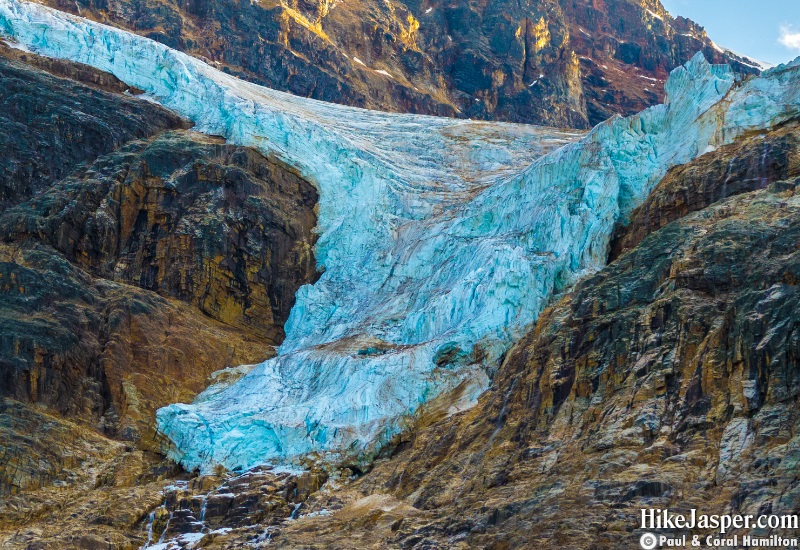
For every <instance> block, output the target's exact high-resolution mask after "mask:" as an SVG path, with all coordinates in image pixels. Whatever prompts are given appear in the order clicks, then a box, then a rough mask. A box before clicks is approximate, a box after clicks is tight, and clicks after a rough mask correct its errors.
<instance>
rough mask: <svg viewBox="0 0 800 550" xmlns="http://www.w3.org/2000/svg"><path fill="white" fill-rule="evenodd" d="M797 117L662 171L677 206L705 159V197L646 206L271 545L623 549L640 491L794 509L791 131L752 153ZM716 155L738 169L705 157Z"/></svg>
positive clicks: (796, 382)
mask: <svg viewBox="0 0 800 550" xmlns="http://www.w3.org/2000/svg"><path fill="white" fill-rule="evenodd" d="M797 135H798V134H797V126H796V124H792V125H790V126H789V127H785V128H781V129H778V130H776V131H774V132H771V133H769V134H767V135H766V136H759V140H758V142H757V143H753V142H752V141H751V140H748V139H745V140H743V141H741V142H739V143H737V144H735V145H734V146H732V147H729V148H723V149H721V150H719V151H717V152H715V153H712V154H709V155H705V156H703V157H700V158H699V159H698V160H696V161H694V162H692V163H689V164H688V165H685V166H684V167H682V168H680V169H676V170H674V171H673V172H672V173H670V174H669V175H668V176H667V177H666V178H665V179H664V180H662V182H661V184H660V185H659V187H658V188H657V194H658V196H659V197H660V198H659V201H660V204H661V205H662V207H664V208H665V210H666V211H667V212H676V211H679V209H680V208H681V207H683V206H684V205H685V202H684V201H685V190H686V188H687V186H689V185H690V184H691V183H692V182H694V181H696V178H697V177H698V175H699V174H704V175H703V177H704V181H705V187H704V190H705V191H708V195H707V196H708V197H709V199H708V201H707V203H709V204H707V205H705V207H701V209H698V210H697V211H696V212H693V213H688V214H686V215H670V216H669V217H673V218H674V221H671V222H669V223H665V224H664V226H663V227H661V228H660V229H657V230H655V231H653V232H648V231H645V227H646V225H647V224H646V223H645V222H643V221H642V219H640V218H637V217H635V218H634V219H635V220H637V221H634V222H633V224H632V225H631V226H628V229H627V231H628V232H629V234H636V235H642V234H644V233H649V234H647V236H644V237H642V238H641V242H639V243H638V244H636V245H635V246H633V247H632V248H631V249H630V250H628V251H627V252H625V253H624V254H622V255H620V256H619V257H618V258H617V259H616V260H615V261H614V262H613V263H611V264H610V265H609V266H608V267H606V268H605V269H603V270H602V271H600V272H599V273H597V274H596V275H595V276H593V277H590V278H588V279H586V280H584V281H582V282H581V283H579V284H578V285H577V286H576V287H575V289H574V290H572V291H570V292H569V293H567V294H566V295H564V296H563V297H562V298H561V299H559V300H558V302H557V303H555V304H554V305H553V306H552V307H551V308H549V309H548V310H546V312H545V313H544V314H543V315H542V317H541V318H540V319H539V321H538V323H537V324H536V327H535V328H534V330H532V331H531V332H530V333H529V334H528V335H527V336H526V337H525V338H523V339H522V340H521V341H520V342H519V343H518V344H516V345H515V346H514V348H513V349H512V350H511V351H510V352H509V354H508V356H507V358H506V359H505V361H504V363H503V365H502V366H501V368H500V370H499V371H498V373H497V375H496V376H495V378H494V384H493V388H492V389H491V390H490V391H489V392H488V393H487V394H486V395H484V396H483V397H482V398H481V400H480V403H479V404H478V406H477V407H475V408H474V409H472V410H470V411H468V412H465V413H461V414H460V415H457V416H455V417H451V418H448V419H444V420H442V419H441V418H442V414H443V412H444V409H443V408H442V407H441V406H440V407H439V408H436V407H431V409H430V410H429V413H428V414H427V415H423V416H422V417H421V420H420V422H419V424H418V426H417V431H415V432H413V433H412V434H410V435H409V436H408V437H407V438H404V439H403V440H402V441H400V440H398V442H399V446H398V447H397V448H396V450H395V452H394V453H393V456H392V457H391V458H386V459H385V460H384V461H383V462H380V463H378V464H377V466H376V467H375V469H374V470H373V471H371V472H370V473H368V474H366V475H364V476H363V477H362V478H360V479H359V480H358V481H357V482H354V483H352V484H351V485H350V486H349V487H348V488H347V489H346V490H340V491H330V492H329V493H328V495H327V496H324V495H320V496H318V497H316V498H312V501H309V503H307V505H309V508H310V509H311V510H324V509H327V510H329V511H333V510H338V511H336V512H335V513H333V514H332V515H329V516H324V517H313V516H314V514H311V515H310V516H309V517H308V519H303V520H301V521H299V522H297V523H293V524H291V525H290V526H289V527H288V528H285V529H284V530H283V532H282V534H281V535H280V537H279V538H278V539H277V544H278V545H279V546H281V547H298V548H299V547H302V548H345V547H347V546H348V545H352V544H354V543H356V544H358V545H361V546H362V547H376V548H377V547H383V546H389V547H401V548H538V547H541V545H540V542H537V541H548V544H550V543H554V544H560V545H565V546H569V547H571V548H623V547H631V546H633V545H635V544H637V541H638V534H639V533H640V531H639V530H638V527H639V522H640V509H641V508H642V507H656V508H669V509H670V510H675V511H684V512H686V511H688V510H689V509H690V508H696V509H698V510H703V512H704V513H742V514H755V515H758V514H763V513H775V514H781V513H784V514H785V513H793V512H794V511H796V510H797V508H798V506H799V505H800V500H799V499H800V484H798V481H797V477H796V468H797V460H798V449H800V441H798V438H797V429H798V425H797V422H798V413H797V399H798V392H800V378H798V375H797V372H798V370H797V367H798V365H797V357H798V351H800V325H799V324H798V319H800V294H799V293H798V291H797V288H798V287H797V280H798V279H797V273H798V270H800V256H798V248H797V244H796V243H797V240H798V236H799V235H798V231H800V200H798V197H800V181H797V180H795V179H794V178H792V179H789V180H782V179H781V178H783V177H786V176H788V175H790V174H792V175H794V174H796V173H797V170H798V166H799V165H798V162H797V157H796V151H797V149H796V147H794V148H793V150H791V151H790V152H791V155H790V157H791V159H792V160H790V161H789V162H788V163H786V164H782V165H781V166H780V167H776V166H775V165H773V168H771V169H770V172H769V173H765V172H763V170H764V167H763V166H762V165H761V164H760V155H755V157H754V158H753V159H752V161H751V162H750V163H748V162H747V161H746V160H744V159H747V158H748V153H751V152H755V151H759V150H761V148H762V147H764V146H766V147H776V148H777V147H778V145H776V144H780V143H783V144H786V142H787V140H788V141H792V142H794V140H796V138H797ZM715 165H725V166H728V165H735V166H736V167H737V168H736V169H735V170H734V173H737V172H738V174H739V175H734V176H730V175H729V173H728V172H727V171H725V170H722V171H720V172H718V173H717V174H716V176H712V175H710V174H708V173H706V172H705V168H706V167H708V166H715ZM746 174H763V178H764V179H762V177H761V176H759V177H758V178H755V183H754V180H753V179H751V178H747V177H744V178H741V176H742V175H746ZM776 180H777V181H776ZM725 186H729V189H738V192H739V194H737V195H736V196H734V197H731V198H727V199H725V198H724V195H725V192H724V187H725ZM748 187H749V188H756V189H759V190H755V191H748V190H747V188H748ZM712 191H713V192H712ZM695 206H699V205H697V203H695ZM634 224H635V225H634ZM443 405H444V406H445V407H446V404H443ZM343 500H344V501H345V502H344V503H343ZM311 502H314V504H313V505H312V504H311ZM343 504H344V506H343ZM749 532H750V533H751V534H756V533H755V532H753V531H752V530H751V531H749ZM697 533H698V534H699V533H700V531H697ZM773 533H775V534H780V535H782V536H792V535H793V536H797V535H798V534H800V533H797V532H794V533H793V532H791V530H789V531H786V530H783V531H773ZM740 534H741V532H740ZM757 534H759V535H761V536H766V535H769V534H770V531H763V532H757ZM233 546H235V545H231V546H230V547H233Z"/></svg>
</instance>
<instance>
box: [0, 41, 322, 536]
mask: <svg viewBox="0 0 800 550" xmlns="http://www.w3.org/2000/svg"><path fill="white" fill-rule="evenodd" d="M4 53H5V55H6V56H7V57H5V58H2V59H0V71H2V75H3V78H2V79H0V93H1V94H2V95H3V97H4V98H5V105H6V106H7V108H6V109H5V110H4V111H3V113H2V115H0V117H1V118H2V120H3V123H4V124H5V125H6V126H7V127H9V128H17V129H18V130H19V131H17V132H14V133H4V134H3V138H4V139H6V140H9V142H10V143H11V142H13V147H12V148H10V149H9V150H8V151H9V155H8V156H7V157H5V159H6V161H7V169H6V170H5V171H4V172H3V174H2V177H3V180H2V182H3V189H4V190H6V191H7V193H6V195H5V199H6V201H7V202H6V206H7V207H6V208H5V209H4V211H3V213H2V214H0V296H2V306H1V307H0V320H1V321H2V322H0V397H2V398H3V400H4V404H3V409H2V412H0V438H2V439H3V445H2V446H3V457H2V460H1V461H0V462H1V463H2V465H3V466H2V468H0V494H3V495H8V494H16V493H18V492H20V491H31V490H36V489H38V488H42V487H49V486H50V485H51V484H53V483H60V484H66V485H68V486H70V485H74V484H80V483H83V482H82V481H80V480H84V481H85V479H84V478H86V476H88V475H89V473H88V472H81V468H88V469H90V470H92V471H94V467H93V466H90V464H106V466H107V465H108V464H110V462H108V461H109V460H111V462H114V461H115V460H117V459H118V458H119V457H118V456H117V455H118V454H119V453H120V452H122V449H123V447H124V445H121V444H118V443H115V442H112V441H110V440H106V439H104V438H103V435H105V436H110V437H113V438H116V439H118V440H122V441H126V442H128V443H127V445H128V446H129V447H130V448H129V449H128V452H134V450H135V452H136V453H139V454H140V455H141V453H142V451H141V450H153V451H160V450H161V449H162V442H161V441H159V440H158V439H157V438H156V435H155V425H154V423H155V410H156V409H157V408H158V407H161V406H163V405H166V404H168V403H173V402H176V401H188V400H191V399H192V398H193V397H194V395H196V394H197V393H198V392H199V391H200V390H202V389H204V388H205V387H207V386H208V384H209V381H210V380H209V375H210V374H211V373H212V372H214V371H216V370H219V369H223V368H226V367H236V366H238V365H242V364H250V363H254V362H256V361H259V360H263V359H264V357H268V356H270V355H272V354H274V351H273V346H275V345H277V344H279V343H280V342H281V341H282V339H283V329H282V326H283V323H284V322H285V320H286V318H287V316H288V313H289V310H290V309H291V307H292V304H293V302H294V295H295V293H296V291H297V289H298V287H299V286H300V285H301V284H305V283H309V282H313V280H314V279H315V278H316V276H317V275H316V271H315V261H314V257H313V254H312V246H313V243H314V240H315V236H314V235H313V234H312V232H311V230H312V228H313V227H314V226H315V225H316V216H315V213H314V207H315V204H316V200H317V195H316V191H315V190H314V188H313V187H312V186H311V185H310V184H309V183H308V182H306V181H305V180H303V179H302V178H300V177H299V176H298V175H297V173H296V172H295V171H293V170H290V169H289V168H288V167H286V166H284V165H282V164H280V163H278V162H276V161H274V160H270V159H267V158H266V157H264V156H263V155H261V154H260V153H258V152H256V151H255V150H253V149H249V148H245V147H237V146H231V145H226V144H225V143H224V141H223V140H221V139H219V138H214V137H209V136H205V135H202V134H198V133H195V132H190V131H186V130H171V131H165V130H168V129H169V128H179V127H182V126H187V123H186V122H185V121H182V120H181V119H179V118H178V117H176V116H175V115H173V114H171V113H169V112H167V111H165V110H164V109H162V108H160V107H158V106H156V105H154V104H153V103H150V102H146V101H141V100H136V99H132V98H130V97H128V96H125V95H122V93H121V92H123V91H125V90H127V89H128V87H127V86H124V85H122V83H121V82H119V81H117V80H116V79H114V78H113V77H111V76H110V75H108V74H105V73H100V72H98V71H94V70H93V69H90V68H89V67H86V66H82V65H78V64H71V63H68V62H64V61H54V60H48V59H45V58H40V57H38V56H35V55H32V54H27V53H20V52H18V51H9V50H5V51H4ZM36 66H38V67H41V68H44V69H47V70H48V71H52V73H48V72H44V71H42V70H39V69H38V68H36ZM56 75H68V76H69V77H71V78H70V79H66V78H61V77H59V76H56ZM79 81H80V82H79ZM15 136H16V138H15ZM136 138H143V139H136ZM115 149H116V150H115ZM44 159H46V160H44ZM65 174H69V175H67V176H66V177H64V175H65ZM48 415H55V416H54V417H49V416H48ZM101 434H102V435H101ZM70 440H74V441H72V442H71V443H70V444H65V442H66V441H70ZM98 441H100V442H102V443H97V442H98ZM92 449H96V452H95V451H93V450H92ZM115 457H116V458H115ZM143 460H144V459H143ZM148 461H149V462H148ZM152 462H153V459H152V458H150V459H147V460H145V466H143V467H144V469H145V470H146V469H147V467H149V466H148V464H151V463H152ZM114 463H115V462H114ZM90 477H91V476H90ZM87 479H88V478H87ZM79 482H80V483H79ZM87 483H91V482H90V481H89V482H87ZM136 519H137V520H138V517H137V518H136Z"/></svg>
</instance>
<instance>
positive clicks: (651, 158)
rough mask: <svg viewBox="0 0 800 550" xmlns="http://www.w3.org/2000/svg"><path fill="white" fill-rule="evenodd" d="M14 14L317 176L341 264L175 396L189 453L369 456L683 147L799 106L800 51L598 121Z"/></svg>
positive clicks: (168, 101)
mask: <svg viewBox="0 0 800 550" xmlns="http://www.w3.org/2000/svg"><path fill="white" fill-rule="evenodd" d="M0 32H2V34H3V35H5V36H6V37H7V38H8V39H10V40H12V41H14V42H15V43H16V44H18V45H19V46H21V47H25V48H29V49H31V50H33V51H35V52H37V53H40V54H43V55H48V56H52V57H59V58H66V59H70V60H72V61H77V62H81V63H85V64H88V65H92V66H94V67H97V68H98V69H101V70H104V71H108V72H110V73H113V74H114V75H115V76H117V77H118V78H120V79H121V80H122V81H124V82H126V83H128V84H129V85H131V86H135V87H137V88H140V89H143V90H145V91H146V92H147V94H148V96H149V97H150V98H152V99H153V100H155V101H158V102H159V103H161V104H163V105H164V106H166V107H167V108H169V109H172V110H173V111H175V112H177V113H179V114H180V115H182V116H184V117H186V118H188V119H190V120H192V121H194V122H195V123H196V124H197V129H199V130H202V131H204V132H208V133H213V134H219V135H222V136H224V137H226V138H227V139H228V140H230V141H232V142H234V143H238V144H242V145H251V146H254V147H257V148H259V149H260V150H261V151H263V152H264V153H266V154H271V155H275V156H277V157H279V158H281V159H282V160H283V161H284V162H287V163H289V164H291V165H292V166H295V167H296V168H297V169H298V170H300V172H301V173H302V174H303V175H304V176H305V177H306V178H308V179H309V180H310V181H312V182H314V184H315V185H316V186H317V187H318V189H319V194H320V202H319V225H318V231H319V234H320V238H319V241H318V243H317V248H316V255H317V259H318V263H319V267H320V270H321V271H323V274H322V276H321V278H320V279H319V281H318V282H317V283H316V284H314V285H309V286H304V287H302V288H301V289H300V291H299V292H298V293H297V301H296V304H295V307H294V309H293V310H292V313H291V316H290V318H289V320H288V322H287V325H286V334H287V336H286V340H285V342H284V343H283V345H282V346H281V347H280V349H279V354H278V357H276V358H274V359H271V360H268V361H266V362H264V363H262V364H260V365H258V366H257V367H256V368H255V369H253V370H252V371H251V372H250V373H249V374H248V375H247V376H245V377H244V378H242V379H241V380H239V381H238V382H236V383H234V384H233V385H231V386H229V387H227V388H225V389H221V390H220V389H219V388H214V389H212V390H209V391H207V392H205V393H204V394H201V395H200V396H198V398H197V399H196V400H195V402H194V403H192V404H188V405H187V404H175V405H170V406H168V407H165V408H163V409H161V410H159V412H158V425H159V429H160V430H161V431H162V432H163V433H164V434H166V435H167V436H168V437H169V438H170V439H171V440H172V441H173V442H174V444H175V450H174V458H176V459H177V460H180V461H181V462H182V463H183V464H184V465H185V466H186V467H187V468H190V469H191V468H196V467H200V468H201V469H204V470H206V469H208V468H210V467H212V466H213V465H215V464H222V465H224V466H226V467H228V468H248V467H251V466H254V465H256V464H260V463H265V462H273V463H284V464H285V463H290V462H298V461H300V460H301V459H302V458H303V457H307V456H309V455H314V456H316V457H318V458H324V459H327V460H355V459H359V458H361V459H368V458H369V457H370V456H371V455H372V454H373V453H374V452H375V451H376V450H377V449H379V448H380V446H381V445H382V444H384V443H385V442H386V441H387V440H388V439H389V438H391V437H392V436H393V435H394V434H396V433H397V432H398V431H399V430H401V429H402V428H403V427H404V423H405V422H407V421H408V419H409V417H410V415H413V414H414V412H415V411H417V410H418V408H419V407H420V405H422V404H423V403H426V402H428V401H430V400H431V399H433V398H435V397H437V396H439V395H442V394H443V393H444V392H452V396H453V397H452V399H451V402H452V406H453V407H454V408H458V407H462V406H467V405H468V404H469V403H470V402H472V401H474V399H475V398H476V397H477V396H478V395H479V394H480V392H482V391H483V390H484V389H485V388H486V387H487V384H488V380H489V378H488V374H489V373H490V371H491V369H492V368H493V367H494V366H496V364H497V362H498V360H499V359H500V357H501V356H502V354H503V352H504V351H506V350H507V348H508V347H509V346H510V345H511V343H512V342H513V341H514V340H515V339H516V338H518V337H520V336H521V335H522V334H523V333H524V332H525V330H526V328H528V327H529V326H530V324H531V323H533V322H534V321H535V320H536V318H537V317H538V315H539V313H540V312H541V310H542V308H543V307H544V306H545V305H546V303H547V301H548V300H549V298H550V297H551V296H552V295H553V293H554V292H558V291H559V290H561V289H564V288H565V287H566V286H568V285H570V284H571V283H572V282H574V281H575V280H576V279H577V278H579V277H581V276H583V275H585V274H587V273H591V272H593V271H595V270H597V269H599V268H601V267H602V266H603V265H604V262H605V259H606V252H607V246H608V241H609V236H610V233H611V230H612V228H613V225H614V223H615V222H616V221H617V220H619V219H621V218H624V217H625V216H626V215H627V214H628V213H629V212H630V210H631V209H632V208H634V207H635V206H637V205H638V204H640V203H641V202H642V200H643V199H644V197H646V196H647V194H648V193H649V191H650V190H651V188H652V187H653V186H654V185H655V183H656V182H657V181H658V180H659V179H660V178H661V177H662V176H663V175H664V173H665V172H666V171H667V170H668V169H669V168H670V167H672V166H675V165H677V164H682V163H685V162H687V161H689V160H691V159H692V158H694V157H696V156H698V155H700V154H702V153H704V152H705V151H707V150H709V149H710V148H713V147H717V146H719V145H722V144H724V143H728V142H730V141H732V140H733V139H734V138H735V137H737V136H738V135H740V134H742V133H744V132H749V131H754V130H760V129H764V128H767V127H769V126H773V125H776V124H779V123H781V122H783V121H784V120H787V119H788V118H791V117H793V116H797V114H798V106H800V79H798V71H800V63H798V62H794V63H793V64H790V65H788V66H781V67H778V68H776V69H773V70H770V71H768V72H767V73H765V74H764V75H763V76H762V77H760V78H754V79H751V80H749V81H747V82H744V83H737V82H735V79H734V77H733V75H732V74H731V73H730V71H729V70H728V69H727V68H726V67H722V66H711V65H709V64H708V63H706V62H705V60H704V59H703V57H702V56H701V55H699V54H698V55H697V56H695V57H694V58H693V59H692V60H691V61H690V62H689V63H687V65H686V66H685V67H681V68H678V69H676V70H675V71H673V73H672V75H671V76H670V78H669V80H668V82H667V84H666V91H667V100H666V102H665V104H664V105H659V106H656V107H653V108H651V109H648V110H646V111H644V112H642V113H641V114H639V115H636V116H633V117H629V118H625V119H622V118H616V119H612V120H610V121H608V122H606V123H604V124H601V125H599V126H598V127H596V128H595V129H594V130H592V131H591V132H590V133H589V134H588V135H583V134H582V133H580V132H569V131H559V130H555V129H549V128H541V127H534V126H523V125H513V124H499V123H478V122H471V121H456V120H451V119H441V118H435V117H426V116H415V115H400V114H388V113H379V112H374V111H366V110H362V109H354V108H349V107H344V106H339V105H331V104H326V103H322V102H318V101H313V100H308V99H303V98H298V97H294V96H291V95H288V94H285V93H281V92H276V91H274V90H270V89H267V88H263V87H260V86H256V85H253V84H249V83H246V82H242V81H240V80H237V79H235V78H233V77H230V76H228V75H226V74H224V73H222V72H220V71H217V70H215V69H213V68H211V67H209V66H208V65H206V64H204V63H202V62H201V61H199V60H196V59H194V58H191V57H189V56H187V55H185V54H182V53H180V52H176V51H174V50H170V49H169V48H167V47H165V46H163V45H161V44H158V43H155V42H153V41H151V40H148V39H145V38H142V37H139V36H136V35H133V34H130V33H127V32H124V31H121V30H118V29H114V28H111V27H106V26H103V25H100V24H97V23H93V22H89V21H86V20H83V19H80V18H77V17H73V16H69V15H66V14H64V13H61V12H58V11H54V10H50V9H48V8H45V7H42V6H40V5H37V4H31V3H27V2H21V1H17V0H0ZM187 368H191V366H187ZM453 390H455V391H453Z"/></svg>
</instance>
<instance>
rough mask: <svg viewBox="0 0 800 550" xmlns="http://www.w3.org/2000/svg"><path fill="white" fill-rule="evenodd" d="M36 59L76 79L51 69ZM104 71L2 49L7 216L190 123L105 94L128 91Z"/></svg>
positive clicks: (2, 201) (0, 175)
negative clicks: (51, 188)
mask: <svg viewBox="0 0 800 550" xmlns="http://www.w3.org/2000/svg"><path fill="white" fill-rule="evenodd" d="M23 60H24V61H25V62H26V63H22V62H21V61H23ZM32 60H38V63H37V64H38V65H41V66H42V67H44V68H47V69H52V70H53V71H55V72H57V73H60V74H63V75H64V76H68V77H69V78H71V79H75V80H69V79H65V78H56V77H54V76H53V75H51V74H48V73H46V72H43V71H41V70H39V69H37V68H35V67H34V66H32V65H30V64H28V63H29V62H30V61H32ZM102 74H103V73H100V72H99V71H96V70H95V69H92V68H90V67H86V66H84V65H79V64H76V63H67V62H63V61H59V62H56V61H49V60H45V58H41V57H39V56H34V55H31V54H25V53H22V52H18V51H15V50H11V49H10V48H8V47H5V46H3V47H2V48H0V150H2V151H3V155H2V159H0V211H2V210H4V209H5V208H7V207H9V206H11V205H13V204H16V203H18V202H20V201H22V200H26V199H29V198H30V197H32V196H33V195H34V194H36V193H38V192H41V191H42V190H43V189H45V188H46V187H47V186H48V185H49V184H51V183H52V182H53V181H55V180H58V179H61V178H62V177H64V176H66V175H67V174H68V173H69V172H70V171H72V170H73V169H74V168H75V167H76V166H77V165H78V164H80V163H82V162H87V161H89V162H91V161H93V160H94V159H95V158H96V157H97V156H98V155H101V154H105V153H108V152H110V151H113V150H114V149H117V148H119V147H121V146H122V145H123V144H124V143H126V142H128V141H130V140H132V139H136V138H143V137H148V136H152V135H154V134H156V133H159V132H162V131H164V130H166V129H170V128H179V127H184V126H186V123H185V122H183V121H181V119H180V118H178V117H177V116H175V115H174V114H172V113H170V112H169V111H167V110H165V109H163V108H162V107H159V106H157V105H155V104H153V103H150V102H146V101H141V100H136V99H133V98H130V97H126V96H124V95H122V94H119V93H117V94H111V93H104V92H103V91H101V90H99V89H97V87H104V88H107V89H115V88H116V90H115V91H123V90H125V89H127V86H125V87H124V88H122V86H123V85H122V83H121V82H119V81H117V80H116V79H115V78H114V77H113V76H111V75H105V76H101V75H102ZM76 80H80V81H83V82H85V83H86V84H83V83H79V82H77V81H76ZM120 88H122V90H120Z"/></svg>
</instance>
